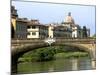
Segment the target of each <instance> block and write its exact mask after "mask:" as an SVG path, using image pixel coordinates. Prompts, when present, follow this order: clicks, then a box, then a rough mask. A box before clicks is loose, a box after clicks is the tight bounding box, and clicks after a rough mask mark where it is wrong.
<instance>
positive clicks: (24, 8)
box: [12, 1, 96, 35]
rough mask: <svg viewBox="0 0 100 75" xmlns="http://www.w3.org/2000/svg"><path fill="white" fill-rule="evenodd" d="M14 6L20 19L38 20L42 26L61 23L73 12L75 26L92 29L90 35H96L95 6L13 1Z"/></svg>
mask: <svg viewBox="0 0 100 75" xmlns="http://www.w3.org/2000/svg"><path fill="white" fill-rule="evenodd" d="M12 5H13V6H15V8H16V9H17V13H18V16H19V17H20V18H28V19H29V20H30V19H38V20H39V21H40V23H42V24H48V23H61V22H63V21H64V19H65V17H66V16H67V15H68V12H71V15H72V17H73V19H74V21H75V24H78V25H80V26H81V27H83V26H84V25H85V26H86V27H87V28H90V35H93V34H95V27H96V23H95V16H96V15H95V6H86V5H72V4H52V3H36V2H22V1H12Z"/></svg>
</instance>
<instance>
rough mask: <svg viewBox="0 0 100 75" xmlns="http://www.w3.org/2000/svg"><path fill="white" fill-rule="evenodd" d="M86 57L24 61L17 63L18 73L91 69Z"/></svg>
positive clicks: (91, 66)
mask: <svg viewBox="0 0 100 75" xmlns="http://www.w3.org/2000/svg"><path fill="white" fill-rule="evenodd" d="M91 62H92V61H91V59H90V58H88V57H80V58H70V59H56V60H52V61H46V62H24V63H19V64H18V72H17V73H18V74H24V73H26V74H27V73H45V72H62V71H76V70H91V69H93V67H94V66H93V65H94V64H93V63H92V64H93V65H92V64H91Z"/></svg>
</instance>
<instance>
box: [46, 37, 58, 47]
mask: <svg viewBox="0 0 100 75" xmlns="http://www.w3.org/2000/svg"><path fill="white" fill-rule="evenodd" d="M55 41H56V39H54V38H47V39H45V40H44V42H46V43H48V44H49V46H51V44H52V43H54V42H55Z"/></svg>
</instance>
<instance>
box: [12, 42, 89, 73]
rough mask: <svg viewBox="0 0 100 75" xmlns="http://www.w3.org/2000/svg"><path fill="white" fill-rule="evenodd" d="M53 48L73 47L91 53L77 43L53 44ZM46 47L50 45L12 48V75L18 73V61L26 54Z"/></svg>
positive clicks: (41, 44)
mask: <svg viewBox="0 0 100 75" xmlns="http://www.w3.org/2000/svg"><path fill="white" fill-rule="evenodd" d="M51 46H71V47H77V48H79V49H80V50H82V51H83V50H84V51H87V52H89V51H90V50H89V48H87V47H84V46H81V45H80V44H76V43H53V44H52V45H51ZM44 47H49V45H48V44H47V43H38V44H26V45H25V44H24V45H20V47H15V48H12V55H11V57H12V73H16V72H17V61H18V58H19V57H21V56H22V55H23V54H24V53H26V52H29V51H32V50H34V49H38V48H44Z"/></svg>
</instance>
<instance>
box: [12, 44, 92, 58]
mask: <svg viewBox="0 0 100 75" xmlns="http://www.w3.org/2000/svg"><path fill="white" fill-rule="evenodd" d="M52 46H70V47H76V48H78V49H79V50H80V51H86V52H90V50H89V48H87V47H84V46H81V45H80V44H75V43H53V44H52ZM44 47H49V45H48V44H46V43H42V44H30V45H21V46H20V47H16V48H14V49H13V50H12V56H13V57H16V58H19V57H20V56H22V55H23V54H24V53H26V52H29V51H32V50H34V49H38V48H44Z"/></svg>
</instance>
